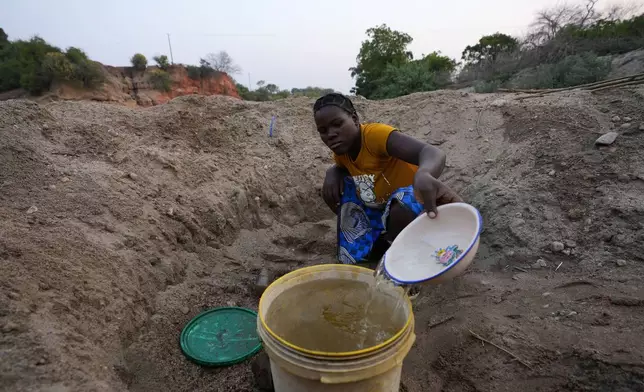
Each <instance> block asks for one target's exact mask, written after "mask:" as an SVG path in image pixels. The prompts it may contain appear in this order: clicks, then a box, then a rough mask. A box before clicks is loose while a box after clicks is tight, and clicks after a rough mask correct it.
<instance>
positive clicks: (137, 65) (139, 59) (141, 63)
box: [130, 53, 148, 71]
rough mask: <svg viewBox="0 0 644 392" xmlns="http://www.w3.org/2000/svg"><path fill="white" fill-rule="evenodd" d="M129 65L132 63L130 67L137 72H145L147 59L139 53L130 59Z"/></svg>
mask: <svg viewBox="0 0 644 392" xmlns="http://www.w3.org/2000/svg"><path fill="white" fill-rule="evenodd" d="M130 63H132V67H134V69H136V70H137V71H145V69H146V68H147V66H148V59H147V58H145V56H144V55H142V54H141V53H136V54H135V55H134V56H132V58H131V59H130Z"/></svg>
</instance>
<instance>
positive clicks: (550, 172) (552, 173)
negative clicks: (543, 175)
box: [548, 170, 557, 176]
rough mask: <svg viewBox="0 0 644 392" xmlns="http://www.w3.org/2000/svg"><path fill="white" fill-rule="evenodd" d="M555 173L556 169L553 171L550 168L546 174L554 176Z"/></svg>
mask: <svg viewBox="0 0 644 392" xmlns="http://www.w3.org/2000/svg"><path fill="white" fill-rule="evenodd" d="M556 173H557V172H556V171H554V170H550V171H549V172H548V175H549V176H554V175H555V174H556Z"/></svg>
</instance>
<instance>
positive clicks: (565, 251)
mask: <svg viewBox="0 0 644 392" xmlns="http://www.w3.org/2000/svg"><path fill="white" fill-rule="evenodd" d="M561 253H563V254H565V255H566V256H570V253H572V252H571V250H570V249H564V250H562V251H561Z"/></svg>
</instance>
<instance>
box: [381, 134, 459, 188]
mask: <svg viewBox="0 0 644 392" xmlns="http://www.w3.org/2000/svg"><path fill="white" fill-rule="evenodd" d="M387 152H388V153H389V155H391V156H393V157H396V158H398V159H400V160H403V161H405V162H407V163H411V164H412V165H416V166H418V169H419V170H423V171H428V172H429V173H430V174H431V175H432V176H433V177H434V178H438V177H440V175H441V174H442V173H443V170H444V169H445V160H446V159H447V156H446V155H445V153H444V152H443V151H441V150H440V149H438V148H436V147H434V146H432V145H429V144H426V143H423V142H421V141H420V140H418V139H414V138H413V137H411V136H407V135H405V134H404V133H402V132H392V133H391V134H390V135H389V138H388V139H387Z"/></svg>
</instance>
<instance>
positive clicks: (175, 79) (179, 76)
mask: <svg viewBox="0 0 644 392" xmlns="http://www.w3.org/2000/svg"><path fill="white" fill-rule="evenodd" d="M104 70H105V84H104V85H103V86H102V87H100V88H98V89H94V90H88V89H83V88H78V87H76V86H74V85H71V84H67V83H58V84H55V85H54V86H52V89H51V92H50V93H49V94H47V95H46V97H47V98H49V99H62V100H92V101H102V102H114V103H119V104H123V105H127V106H154V105H159V104H162V103H166V102H168V101H169V100H171V99H173V98H176V97H179V96H183V95H192V94H200V95H227V96H231V97H236V98H239V94H238V93H237V88H236V87H235V82H234V81H233V79H232V78H231V77H230V76H228V75H227V74H225V73H216V74H215V75H213V76H211V77H207V78H202V79H198V80H195V79H192V78H190V77H189V76H188V71H187V70H186V68H185V67H184V66H183V65H173V66H171V67H169V68H168V70H167V72H168V74H169V76H170V81H171V83H170V90H169V91H161V90H158V89H156V88H155V86H154V85H153V83H151V81H150V75H151V74H152V73H153V72H155V71H157V70H158V68H157V67H148V68H147V69H146V70H145V71H135V70H134V69H132V68H131V67H112V66H104Z"/></svg>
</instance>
